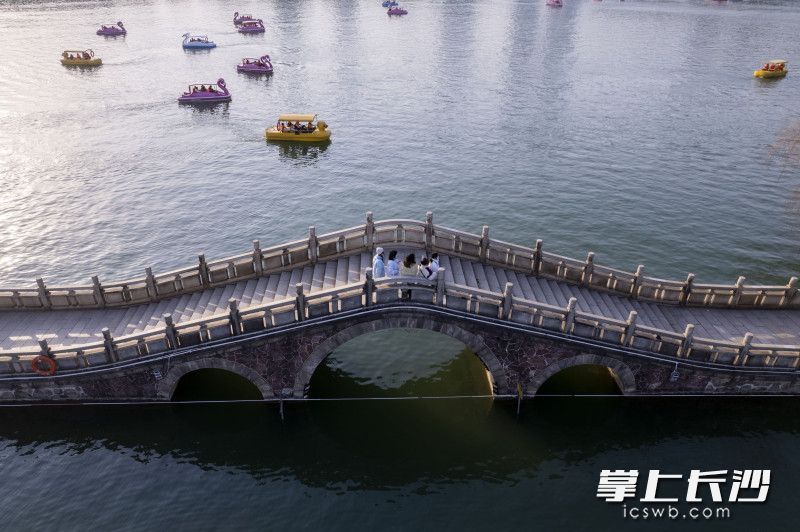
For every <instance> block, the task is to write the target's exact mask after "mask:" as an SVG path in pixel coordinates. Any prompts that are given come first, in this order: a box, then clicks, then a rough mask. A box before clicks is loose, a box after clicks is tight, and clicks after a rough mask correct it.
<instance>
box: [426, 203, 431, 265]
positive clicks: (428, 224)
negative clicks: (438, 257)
mask: <svg viewBox="0 0 800 532" xmlns="http://www.w3.org/2000/svg"><path fill="white" fill-rule="evenodd" d="M432 252H433V213H432V212H431V211H428V212H426V213H425V253H426V255H428V256H430V254H431V253H432Z"/></svg>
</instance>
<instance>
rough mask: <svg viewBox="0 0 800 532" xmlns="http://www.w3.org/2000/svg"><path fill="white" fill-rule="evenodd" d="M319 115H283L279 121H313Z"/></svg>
mask: <svg viewBox="0 0 800 532" xmlns="http://www.w3.org/2000/svg"><path fill="white" fill-rule="evenodd" d="M316 118H317V115H281V116H279V117H278V122H313V121H314V120H316Z"/></svg>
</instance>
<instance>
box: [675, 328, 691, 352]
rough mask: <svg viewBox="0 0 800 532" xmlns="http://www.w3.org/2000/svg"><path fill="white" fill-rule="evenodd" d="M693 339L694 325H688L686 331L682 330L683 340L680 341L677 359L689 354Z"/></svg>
mask: <svg viewBox="0 0 800 532" xmlns="http://www.w3.org/2000/svg"><path fill="white" fill-rule="evenodd" d="M693 338H694V325H693V324H691V323H688V324H687V325H686V329H684V330H683V340H682V341H681V346H680V348H679V350H678V356H679V357H685V356H687V355H688V354H689V351H690V350H691V349H692V339H693Z"/></svg>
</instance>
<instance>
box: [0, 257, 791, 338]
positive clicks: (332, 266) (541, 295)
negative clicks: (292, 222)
mask: <svg viewBox="0 0 800 532" xmlns="http://www.w3.org/2000/svg"><path fill="white" fill-rule="evenodd" d="M414 251H416V252H417V256H420V255H421V253H420V252H419V250H414ZM401 255H402V253H401ZM441 264H442V266H443V267H444V268H445V276H446V280H447V281H448V282H453V283H457V284H462V285H466V286H470V287H476V288H482V289H484V290H491V291H493V292H498V293H500V292H502V290H503V288H504V286H505V283H506V282H511V283H513V285H514V289H513V293H514V296H515V297H520V298H525V299H530V300H534V301H539V302H543V303H548V304H551V305H557V306H560V307H564V306H565V305H566V304H567V301H568V300H569V298H571V297H576V298H577V299H578V310H580V311H583V312H589V313H592V314H598V315H602V316H607V317H612V318H617V319H625V318H627V316H628V313H629V312H630V311H631V310H635V311H637V313H638V315H639V317H638V320H639V323H640V324H642V325H646V326H652V327H657V328H660V329H666V330H673V331H676V332H682V331H683V329H684V327H685V326H686V324H687V323H693V324H695V327H696V328H695V335H696V336H698V337H704V338H711V339H722V340H733V341H738V340H740V339H741V337H742V336H743V334H744V332H746V331H749V332H752V333H753V334H754V335H755V337H754V342H756V343H768V344H800V311H798V310H734V309H720V308H717V309H704V308H691V307H688V308H687V307H679V306H674V305H667V304H659V303H652V302H645V301H637V300H634V299H630V298H626V297H621V296H618V295H614V294H610V293H605V292H600V291H596V290H591V289H587V288H583V287H580V286H576V285H572V284H569V283H566V282H562V281H555V280H550V279H544V278H540V277H533V276H526V275H522V274H520V273H518V272H513V271H510V270H505V269H502V268H496V267H492V266H488V265H484V264H481V263H479V262H475V261H471V260H467V259H461V258H453V257H447V256H442V258H441ZM369 266H370V256H369V255H368V254H366V253H361V254H359V255H352V256H350V257H346V258H341V259H338V260H333V261H327V262H320V263H317V264H316V265H314V266H307V267H304V268H297V269H294V270H290V271H284V272H281V273H276V274H273V275H269V276H265V277H261V278H258V279H252V280H249V281H242V282H238V283H232V284H228V285H225V286H221V287H217V288H214V289H209V290H206V291H200V292H195V293H193V294H187V295H184V296H181V297H174V298H170V299H165V300H162V301H160V302H156V303H152V304H145V305H135V306H131V307H128V308H120V309H106V310H53V311H10V312H3V313H0V351H3V350H8V349H13V348H20V347H31V346H36V345H37V342H38V340H39V339H47V340H48V342H49V343H50V345H51V346H54V347H57V346H66V345H76V344H83V343H88V342H91V341H95V340H99V339H102V334H101V332H100V331H101V329H102V328H103V327H108V328H109V329H110V330H111V333H112V334H113V336H114V337H120V336H123V335H127V334H134V333H138V332H142V331H144V330H147V329H152V328H157V327H163V318H162V316H163V315H164V313H171V314H172V316H173V318H174V320H175V322H176V323H179V322H184V321H190V320H195V319H198V318H204V317H210V316H213V315H215V314H225V313H226V312H227V306H228V303H227V302H228V299H230V298H235V299H237V300H239V302H240V306H241V307H242V308H246V307H249V306H255V305H260V304H264V303H269V302H272V301H276V300H281V299H290V298H293V297H294V294H295V288H294V287H295V284H296V283H300V282H302V283H303V286H304V289H305V291H306V292H307V293H308V292H315V291H318V290H322V289H328V288H333V287H336V286H341V285H343V284H348V283H353V282H355V281H358V280H360V279H363V278H364V270H365V268H367V267H369Z"/></svg>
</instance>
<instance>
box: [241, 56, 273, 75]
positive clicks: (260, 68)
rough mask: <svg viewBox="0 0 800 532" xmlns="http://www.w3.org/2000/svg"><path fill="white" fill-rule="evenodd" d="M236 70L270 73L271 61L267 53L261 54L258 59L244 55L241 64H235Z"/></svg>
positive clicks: (250, 72) (249, 72)
mask: <svg viewBox="0 0 800 532" xmlns="http://www.w3.org/2000/svg"><path fill="white" fill-rule="evenodd" d="M236 70H237V71H238V72H244V73H246V74H272V61H270V59H269V56H268V55H262V56H261V57H260V58H258V59H256V58H254V57H245V58H244V59H242V64H241V65H236Z"/></svg>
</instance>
